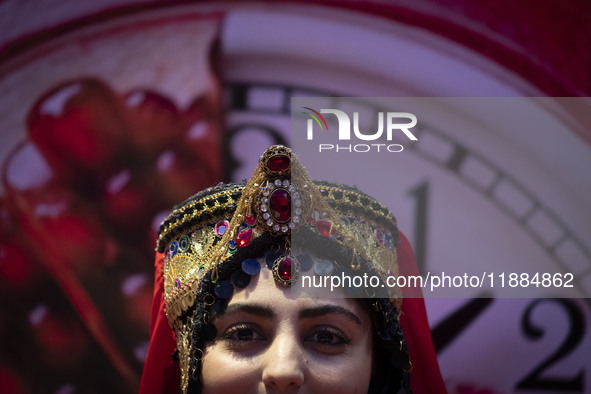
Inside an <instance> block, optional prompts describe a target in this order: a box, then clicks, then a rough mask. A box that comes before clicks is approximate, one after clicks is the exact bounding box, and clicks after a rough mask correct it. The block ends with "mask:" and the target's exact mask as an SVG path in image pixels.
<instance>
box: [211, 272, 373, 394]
mask: <svg viewBox="0 0 591 394" xmlns="http://www.w3.org/2000/svg"><path fill="white" fill-rule="evenodd" d="M288 294H289V290H288V289H286V288H281V287H279V286H277V285H276V284H275V281H274V280H273V274H272V272H271V271H270V270H269V269H266V268H265V267H263V268H262V269H261V272H260V274H259V275H255V276H253V277H252V280H251V282H250V284H249V285H248V286H247V287H246V288H244V289H241V290H239V291H236V292H235V293H234V296H233V297H232V299H231V301H230V303H229V304H228V308H227V309H226V311H225V312H224V313H223V314H218V315H217V317H216V318H215V326H216V328H217V331H218V335H217V337H216V339H215V340H214V341H212V342H210V343H208V345H207V347H206V350H205V354H204V357H203V368H202V382H203V389H204V393H275V392H277V393H282V392H289V393H295V392H297V393H338V394H346V393H367V390H368V388H369V381H370V378H371V369H372V350H371V349H372V335H371V331H372V330H371V322H370V319H369V316H368V314H367V312H366V311H365V310H364V309H363V308H362V307H361V306H360V305H359V304H358V303H357V302H355V301H354V300H352V299H347V298H334V299H311V298H289V297H288Z"/></svg>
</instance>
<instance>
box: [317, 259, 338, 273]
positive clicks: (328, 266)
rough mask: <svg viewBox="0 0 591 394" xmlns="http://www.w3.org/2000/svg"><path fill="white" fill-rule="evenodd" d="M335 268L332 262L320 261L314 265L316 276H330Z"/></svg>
mask: <svg viewBox="0 0 591 394" xmlns="http://www.w3.org/2000/svg"><path fill="white" fill-rule="evenodd" d="M333 268H334V266H333V264H332V261H328V260H320V261H317V262H315V263H314V272H315V273H316V275H321V276H322V275H330V274H331V272H332V270H333Z"/></svg>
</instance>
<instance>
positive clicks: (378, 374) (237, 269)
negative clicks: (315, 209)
mask: <svg viewBox="0 0 591 394" xmlns="http://www.w3.org/2000/svg"><path fill="white" fill-rule="evenodd" d="M299 231H303V232H304V233H303V234H301V235H302V236H303V237H305V239H306V243H305V244H306V246H307V248H309V249H308V250H307V251H308V252H310V253H314V254H315V255H316V256H318V257H319V258H324V259H330V260H332V261H352V258H353V252H352V251H351V250H350V249H349V248H347V247H346V246H344V245H342V244H340V243H338V242H335V241H331V240H327V239H326V238H323V237H322V238H321V237H320V236H319V235H317V234H315V233H313V232H312V231H309V230H308V229H306V228H301V229H300V230H299ZM286 238H287V236H273V235H271V234H270V233H264V234H262V235H261V236H259V237H258V238H256V239H254V240H253V241H252V242H251V243H250V244H249V245H248V246H247V247H244V248H239V249H238V251H237V252H236V253H235V254H233V255H232V256H230V257H229V258H228V259H226V260H225V261H224V263H223V264H220V265H219V267H218V271H217V278H216V279H212V273H211V272H207V273H206V274H205V275H204V276H203V278H202V279H201V281H200V284H199V288H198V290H197V293H196V295H195V300H196V302H195V307H194V309H193V310H192V311H191V310H189V311H187V313H186V314H185V316H183V317H182V319H183V320H185V319H189V320H190V321H192V328H191V334H190V341H189V342H190V352H189V354H191V355H193V354H195V352H196V351H197V349H199V350H203V349H205V346H206V345H207V342H208V341H211V340H213V339H215V337H216V336H217V330H216V328H215V325H214V324H213V316H214V313H216V312H218V313H219V312H221V311H223V310H224V309H225V308H226V306H227V304H228V302H229V299H223V298H219V297H215V296H214V294H215V286H216V284H217V283H218V282H219V281H223V280H232V278H235V277H236V273H241V272H242V271H241V263H242V261H243V260H245V259H248V258H262V257H264V256H265V254H266V253H267V252H268V251H277V250H281V249H283V248H284V245H285V244H286V242H287V239H286ZM361 266H362V267H364V268H363V269H365V271H366V272H367V273H368V274H374V273H373V272H372V270H371V268H367V267H370V265H369V264H366V263H363V262H362V264H361ZM233 282H234V286H236V285H237V283H236V281H233ZM245 283H246V284H245ZM247 284H248V280H247V281H246V282H242V283H241V284H240V285H239V287H244V286H246V285H247ZM370 297H371V295H369V294H368V295H367V297H366V298H361V299H360V302H361V303H362V305H364V308H365V309H366V310H367V311H368V312H369V315H370V316H371V320H372V325H373V328H374V332H373V365H374V368H373V371H372V378H371V383H370V387H369V391H368V393H372V394H378V393H395V392H398V391H399V390H400V389H401V388H402V389H403V390H404V389H407V388H408V373H407V371H408V366H409V358H408V346H407V344H406V340H405V339H404V335H403V332H402V328H401V326H400V324H399V319H398V310H397V309H396V308H395V307H394V305H393V304H392V303H391V302H390V300H389V299H387V298H370ZM206 300H207V301H206ZM208 301H209V302H208ZM211 301H214V302H211ZM204 317H207V318H204ZM209 317H211V318H209ZM198 353H200V354H202V352H198ZM200 372H201V359H200V358H197V357H191V360H190V363H189V383H188V392H189V393H195V394H197V393H201V392H202V384H201V380H200V375H201V373H200Z"/></svg>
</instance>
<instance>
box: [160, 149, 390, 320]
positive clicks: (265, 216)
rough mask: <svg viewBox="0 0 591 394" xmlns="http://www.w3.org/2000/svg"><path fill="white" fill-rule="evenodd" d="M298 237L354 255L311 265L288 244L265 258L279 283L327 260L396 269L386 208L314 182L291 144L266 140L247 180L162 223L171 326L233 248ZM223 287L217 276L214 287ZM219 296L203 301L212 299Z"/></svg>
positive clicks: (253, 269)
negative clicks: (279, 252) (269, 143)
mask: <svg viewBox="0 0 591 394" xmlns="http://www.w3.org/2000/svg"><path fill="white" fill-rule="evenodd" d="M300 236H302V237H305V239H306V240H308V239H315V240H316V245H317V246H318V249H323V248H324V247H323V246H322V243H323V242H329V243H332V244H334V245H336V246H338V247H340V248H341V249H347V250H349V251H351V252H352V253H351V256H352V257H351V258H350V259H349V261H332V262H327V261H326V260H321V261H317V262H316V263H312V262H310V261H308V259H306V258H299V259H298V258H296V256H292V253H291V250H289V251H288V252H287V253H284V254H283V255H280V256H276V257H277V258H275V259H274V260H273V261H270V262H268V265H269V268H271V269H272V270H273V275H274V278H275V281H276V282H277V284H278V285H280V286H290V285H292V284H293V283H294V281H296V280H297V278H298V276H299V273H300V271H301V270H302V269H304V270H306V269H309V268H311V267H310V264H315V266H314V267H313V268H314V271H315V272H316V273H317V274H320V275H323V274H324V275H326V274H328V273H330V272H331V271H332V267H331V264H336V265H337V266H340V267H345V266H347V265H348V267H346V268H348V269H350V270H352V271H357V270H359V269H361V268H362V261H365V262H367V263H366V264H368V265H369V267H366V268H370V269H372V270H373V272H375V273H377V274H379V275H380V276H382V277H385V276H388V275H395V274H397V266H396V246H397V242H398V230H397V227H396V220H395V218H394V216H393V215H392V214H391V213H390V212H389V210H388V209H387V208H386V207H385V206H383V205H382V204H380V203H379V202H377V201H376V200H374V199H373V198H371V197H369V196H368V195H366V194H364V193H362V192H360V191H359V190H357V189H355V188H351V187H348V186H344V185H338V184H332V183H328V182H313V181H311V180H310V179H309V177H308V175H307V173H306V171H305V169H304V168H303V167H302V166H301V164H300V163H299V162H298V161H297V159H296V157H295V155H294V154H293V152H292V151H291V149H289V148H287V147H285V146H279V145H276V146H271V147H270V148H269V149H267V150H266V151H265V152H264V153H263V155H262V156H261V158H260V161H259V165H258V167H257V169H256V170H255V172H254V174H253V175H252V177H251V178H250V180H248V182H247V183H246V184H219V185H218V186H215V187H213V188H210V189H207V190H205V191H204V192H201V193H199V194H198V195H196V196H194V197H192V198H190V199H189V200H187V201H185V202H184V203H183V204H181V205H180V206H179V207H177V208H176V209H174V210H173V211H172V213H171V214H170V215H169V216H168V217H167V218H166V219H165V220H164V222H163V223H162V226H161V228H160V232H159V235H158V245H157V250H158V251H159V252H161V253H164V260H165V264H164V290H165V300H166V314H167V318H168V321H169V323H170V325H171V327H174V326H175V321H177V319H179V318H181V317H182V316H184V315H185V314H186V312H187V311H188V310H189V309H190V308H191V307H192V306H193V305H194V303H195V301H196V300H195V297H196V291H197V288H198V286H199V283H200V279H201V278H202V277H203V276H204V275H205V274H206V273H209V276H210V278H211V280H212V281H213V282H214V283H216V282H218V279H219V269H220V266H221V265H223V264H224V261H225V260H227V259H228V258H229V257H231V256H232V255H234V254H235V253H236V252H237V251H238V250H240V249H241V248H246V247H248V246H249V245H251V244H252V243H253V242H254V241H255V240H257V239H259V238H261V237H265V239H266V240H268V241H267V243H271V242H275V243H277V238H281V239H282V240H283V241H282V243H283V244H284V246H285V247H286V248H287V249H290V247H291V245H292V244H294V243H296V242H297V240H298V239H299V238H298V237H300ZM302 239H303V238H302ZM293 240H295V241H296V242H294V241H293ZM306 244H307V245H312V244H314V243H313V242H312V243H309V242H306ZM247 260H248V259H247ZM252 260H253V259H250V260H248V261H246V260H245V261H244V262H243V263H242V271H244V273H246V274H254V273H258V270H259V269H260V266H259V267H258V268H257V265H258V263H256V264H255V263H254V262H253V261H252ZM299 260H306V261H299ZM249 265H250V266H249ZM303 265H305V267H302V266H303ZM234 276H236V275H234ZM221 279H224V278H221ZM234 285H236V283H234ZM223 286H224V283H223V281H222V280H219V283H216V293H217V292H218V291H217V288H221V287H223ZM222 292H223V290H220V293H222ZM216 295H217V294H215V295H214V294H212V295H211V299H209V300H207V301H210V302H211V303H213V301H214V300H215V297H216ZM390 296H393V297H397V294H390ZM222 298H223V297H222Z"/></svg>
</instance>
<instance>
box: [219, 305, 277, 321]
mask: <svg viewBox="0 0 591 394" xmlns="http://www.w3.org/2000/svg"><path fill="white" fill-rule="evenodd" d="M233 312H243V313H248V314H250V315H255V316H259V317H266V318H270V319H272V318H274V317H275V316H276V315H275V312H273V310H272V309H271V308H269V307H266V306H264V305H260V304H240V303H238V304H230V305H228V307H227V308H226V310H225V311H224V312H223V313H219V315H225V314H227V313H233Z"/></svg>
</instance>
